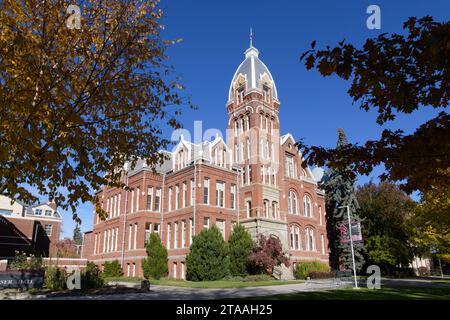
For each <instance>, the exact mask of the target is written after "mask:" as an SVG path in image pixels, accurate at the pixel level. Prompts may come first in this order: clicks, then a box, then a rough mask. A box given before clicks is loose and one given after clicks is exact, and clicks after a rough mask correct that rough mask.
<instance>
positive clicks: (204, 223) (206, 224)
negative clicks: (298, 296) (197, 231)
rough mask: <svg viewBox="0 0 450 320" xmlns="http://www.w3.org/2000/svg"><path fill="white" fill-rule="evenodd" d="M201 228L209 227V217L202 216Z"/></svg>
mask: <svg viewBox="0 0 450 320" xmlns="http://www.w3.org/2000/svg"><path fill="white" fill-rule="evenodd" d="M203 229H209V218H208V217H204V218H203Z"/></svg>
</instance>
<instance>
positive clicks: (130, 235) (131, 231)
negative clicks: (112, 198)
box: [128, 224, 133, 250]
mask: <svg viewBox="0 0 450 320" xmlns="http://www.w3.org/2000/svg"><path fill="white" fill-rule="evenodd" d="M132 233H133V225H132V224H130V225H129V226H128V250H131V248H132V247H131V239H132Z"/></svg>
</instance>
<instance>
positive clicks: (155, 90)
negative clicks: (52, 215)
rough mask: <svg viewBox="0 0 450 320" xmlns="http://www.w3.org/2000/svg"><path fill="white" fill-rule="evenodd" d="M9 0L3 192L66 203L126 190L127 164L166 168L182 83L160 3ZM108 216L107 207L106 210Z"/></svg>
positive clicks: (3, 71)
mask: <svg viewBox="0 0 450 320" xmlns="http://www.w3.org/2000/svg"><path fill="white" fill-rule="evenodd" d="M78 5H79V6H80V9H81V16H80V25H79V26H80V28H79V29H78V28H77V24H76V23H73V22H74V21H75V22H76V20H74V19H76V17H77V16H76V15H75V16H73V15H72V13H73V12H68V10H67V9H68V2H67V1H65V0H45V1H39V0H28V1H12V0H5V1H1V2H0V26H1V29H0V148H1V150H2V152H0V194H2V195H6V196H9V197H12V198H15V199H20V200H23V201H24V202H27V203H28V202H32V201H35V200H36V194H32V193H31V192H30V191H28V188H27V186H32V187H34V188H36V189H37V190H38V192H39V194H41V195H43V196H47V197H48V198H49V199H50V200H52V201H55V202H56V203H57V204H58V206H59V207H62V208H63V209H69V208H71V209H72V212H73V217H74V219H75V220H77V221H79V218H78V216H77V215H76V213H75V208H76V206H77V205H78V203H79V202H80V201H81V202H87V201H93V202H94V203H98V199H97V198H95V197H94V196H93V195H92V190H98V189H99V188H100V187H101V186H102V185H109V186H119V187H121V186H123V184H122V183H121V181H120V177H121V175H122V170H121V168H123V165H124V163H127V162H129V163H131V165H134V164H135V163H136V161H137V159H138V158H144V159H146V160H147V164H148V165H149V166H151V165H155V164H157V163H158V162H159V161H160V160H162V157H163V155H162V154H159V153H158V150H159V149H160V148H161V147H165V146H166V145H167V143H168V142H169V141H167V140H166V139H164V138H163V137H162V130H163V128H164V127H169V128H178V127H180V124H179V123H178V121H177V118H176V117H177V116H178V114H179V112H180V111H181V106H182V105H183V104H185V102H186V104H188V105H189V102H188V101H186V100H185V98H184V97H182V96H181V92H180V89H182V86H181V85H180V84H179V83H178V80H177V79H176V78H174V77H173V72H172V71H173V70H172V68H171V67H169V66H168V65H167V62H166V61H167V59H168V56H167V54H166V49H167V48H168V46H170V45H171V44H173V43H174V42H175V41H167V40H164V39H163V38H162V36H161V30H162V29H163V25H162V20H161V19H162V16H163V11H162V10H161V9H160V8H159V3H158V1H157V0H146V1H143V0H138V1H126V0H123V1H116V0H103V1H98V0H85V1H80V2H79V3H78ZM97 211H98V213H99V214H100V215H101V216H102V217H103V216H104V215H105V212H103V211H101V210H100V209H99V207H98V206H97Z"/></svg>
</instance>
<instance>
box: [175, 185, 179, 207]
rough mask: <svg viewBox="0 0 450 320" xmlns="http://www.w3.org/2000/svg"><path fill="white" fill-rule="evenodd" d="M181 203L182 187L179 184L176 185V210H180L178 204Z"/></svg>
mask: <svg viewBox="0 0 450 320" xmlns="http://www.w3.org/2000/svg"><path fill="white" fill-rule="evenodd" d="M179 203H180V187H179V186H178V185H176V186H175V210H178V206H179Z"/></svg>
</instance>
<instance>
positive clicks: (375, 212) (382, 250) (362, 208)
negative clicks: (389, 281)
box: [356, 181, 416, 273]
mask: <svg viewBox="0 0 450 320" xmlns="http://www.w3.org/2000/svg"><path fill="white" fill-rule="evenodd" d="M356 197H357V199H358V203H359V209H358V214H359V216H360V217H361V218H362V219H363V220H364V223H363V230H362V231H363V235H364V241H365V244H366V249H367V252H366V253H365V256H366V264H367V265H372V264H376V265H378V266H380V268H381V269H382V271H383V272H385V273H392V271H394V270H395V268H397V267H398V266H403V267H406V266H408V265H409V263H410V262H411V260H412V258H413V256H414V253H415V247H414V246H413V244H412V243H411V240H410V235H409V233H408V228H407V225H408V222H409V219H410V218H411V216H412V215H413V212H414V209H415V206H416V203H415V202H414V201H413V200H412V199H411V198H410V197H409V196H408V195H406V194H405V192H403V191H402V190H400V189H399V188H398V186H396V185H395V184H394V183H392V182H386V181H385V182H381V183H380V184H375V183H373V182H369V183H367V184H365V185H363V186H360V187H359V188H358V190H357V191H356Z"/></svg>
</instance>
